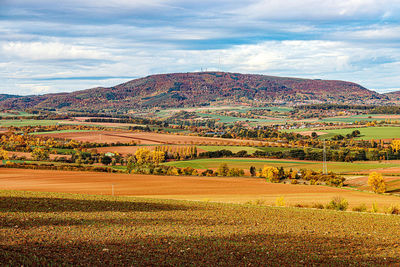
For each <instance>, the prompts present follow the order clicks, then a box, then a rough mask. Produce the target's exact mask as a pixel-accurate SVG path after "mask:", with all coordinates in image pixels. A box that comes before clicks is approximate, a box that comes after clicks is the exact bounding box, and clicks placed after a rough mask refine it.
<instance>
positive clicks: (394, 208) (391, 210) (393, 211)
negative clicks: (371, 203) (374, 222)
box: [386, 205, 400, 215]
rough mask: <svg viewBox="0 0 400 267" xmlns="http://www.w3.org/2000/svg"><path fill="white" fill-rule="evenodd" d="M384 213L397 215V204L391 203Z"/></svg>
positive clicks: (398, 211)
mask: <svg viewBox="0 0 400 267" xmlns="http://www.w3.org/2000/svg"><path fill="white" fill-rule="evenodd" d="M386 213H388V214H396V215H399V214H400V209H399V208H398V207H397V206H394V205H391V206H390V207H389V208H388V209H387V211H386Z"/></svg>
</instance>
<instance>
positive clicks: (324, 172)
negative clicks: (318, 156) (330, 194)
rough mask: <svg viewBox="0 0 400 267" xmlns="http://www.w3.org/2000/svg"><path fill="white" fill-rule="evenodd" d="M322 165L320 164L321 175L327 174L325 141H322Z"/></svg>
mask: <svg viewBox="0 0 400 267" xmlns="http://www.w3.org/2000/svg"><path fill="white" fill-rule="evenodd" d="M323 154H324V155H323V164H322V173H323V174H328V165H327V163H326V141H325V140H324V150H323Z"/></svg>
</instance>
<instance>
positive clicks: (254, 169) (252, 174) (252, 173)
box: [250, 166, 256, 176]
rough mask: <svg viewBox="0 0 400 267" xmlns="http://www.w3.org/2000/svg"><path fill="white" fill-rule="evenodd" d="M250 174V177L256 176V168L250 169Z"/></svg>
mask: <svg viewBox="0 0 400 267" xmlns="http://www.w3.org/2000/svg"><path fill="white" fill-rule="evenodd" d="M250 174H251V176H256V167H254V166H251V167H250Z"/></svg>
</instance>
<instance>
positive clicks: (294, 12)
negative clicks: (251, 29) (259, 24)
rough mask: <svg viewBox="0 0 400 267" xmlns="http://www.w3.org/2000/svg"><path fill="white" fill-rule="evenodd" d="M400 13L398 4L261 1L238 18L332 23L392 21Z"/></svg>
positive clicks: (378, 0)
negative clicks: (390, 19)
mask: <svg viewBox="0 0 400 267" xmlns="http://www.w3.org/2000/svg"><path fill="white" fill-rule="evenodd" d="M399 9H400V3H399V1H396V0H324V1H321V0H302V1H299V0H285V1H282V0H260V1H251V4H250V5H248V7H247V8H240V9H238V10H235V13H236V14H241V15H246V16H250V17H254V18H264V19H274V20H283V19H290V20H293V19H305V20H315V19H316V20H331V19H340V18H342V19H356V18H358V19H359V18H362V19H365V18H366V17H371V16H378V17H382V18H386V19H387V18H390V17H391V16H392V14H396V11H398V10H399Z"/></svg>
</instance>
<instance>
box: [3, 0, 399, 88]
mask: <svg viewBox="0 0 400 267" xmlns="http://www.w3.org/2000/svg"><path fill="white" fill-rule="evenodd" d="M399 14H400V1H398V0H324V1H321V0H242V1H236V0H217V1H216V0H212V1H211V0H202V1H199V0H196V1H192V0H63V1H61V0H0V82H1V85H0V93H10V94H24V95H26V94H42V93H48V92H62V91H74V90H80V89H86V88H92V87H96V86H111V85H116V84H119V83H122V82H125V81H128V80H130V79H133V78H138V77H143V76H147V75H150V74H155V73H169V72H191V71H200V70H206V69H207V70H223V71H229V72H241V73H257V74H268V75H279V76H293V77H305V78H322V79H335V80H336V79H337V80H347V81H353V82H357V83H360V84H361V85H363V86H365V87H367V88H369V89H373V90H376V91H379V92H385V91H390V90H393V89H395V88H400V15H399Z"/></svg>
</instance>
